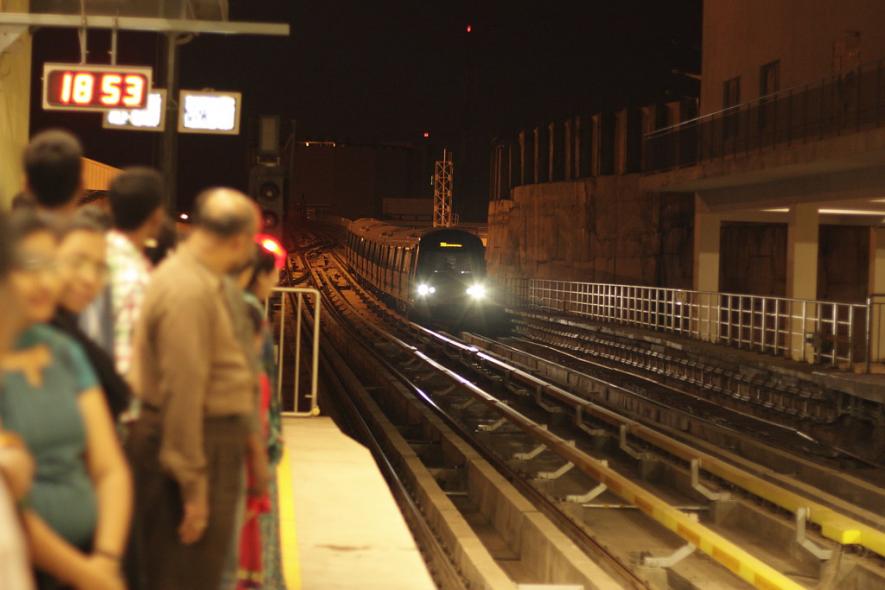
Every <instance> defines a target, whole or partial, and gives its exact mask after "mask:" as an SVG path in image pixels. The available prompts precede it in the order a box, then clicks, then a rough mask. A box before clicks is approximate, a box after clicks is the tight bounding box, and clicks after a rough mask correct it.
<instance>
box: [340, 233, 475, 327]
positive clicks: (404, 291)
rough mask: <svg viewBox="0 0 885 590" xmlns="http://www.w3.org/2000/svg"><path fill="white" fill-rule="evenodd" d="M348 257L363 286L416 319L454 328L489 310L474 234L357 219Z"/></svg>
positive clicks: (350, 235) (348, 238) (350, 237)
mask: <svg viewBox="0 0 885 590" xmlns="http://www.w3.org/2000/svg"><path fill="white" fill-rule="evenodd" d="M346 251H347V262H348V264H349V265H350V267H351V269H352V270H353V271H354V272H355V273H356V274H357V275H358V276H359V277H360V279H361V280H363V281H364V282H365V283H367V284H368V285H369V286H371V287H372V288H373V289H374V290H375V291H376V292H378V293H380V294H382V295H383V296H384V297H385V298H387V299H388V300H389V301H390V302H392V303H394V304H395V305H396V306H397V307H398V308H399V309H400V311H404V312H408V313H409V314H410V315H412V316H418V317H419V318H426V319H439V320H445V321H447V322H451V321H453V320H456V321H457V320H462V319H467V318H469V317H471V316H475V315H477V313H479V314H480V315H481V314H483V312H484V310H485V309H487V308H489V307H490V306H491V303H490V301H489V293H488V286H487V284H486V272H485V247H484V246H483V243H482V240H481V238H480V237H479V236H478V235H476V233H475V232H473V231H470V230H465V229H461V228H457V227H454V228H431V227H414V226H401V225H395V224H390V223H386V222H383V221H378V220H376V219H357V220H355V221H352V222H351V223H350V225H349V226H348V236H347V245H346Z"/></svg>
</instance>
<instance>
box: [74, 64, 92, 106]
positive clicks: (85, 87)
mask: <svg viewBox="0 0 885 590" xmlns="http://www.w3.org/2000/svg"><path fill="white" fill-rule="evenodd" d="M94 88H95V77H94V76H93V75H92V74H90V73H89V72H81V73H79V74H77V75H76V76H74V103H75V104H80V105H84V104H89V103H90V102H92V90H93V89H94Z"/></svg>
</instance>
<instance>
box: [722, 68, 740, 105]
mask: <svg viewBox="0 0 885 590" xmlns="http://www.w3.org/2000/svg"><path fill="white" fill-rule="evenodd" d="M739 104H741V77H740V76H738V77H737V78H732V79H731V80H726V81H725V82H723V83H722V109H723V110H724V109H727V108H729V107H733V106H737V105H739Z"/></svg>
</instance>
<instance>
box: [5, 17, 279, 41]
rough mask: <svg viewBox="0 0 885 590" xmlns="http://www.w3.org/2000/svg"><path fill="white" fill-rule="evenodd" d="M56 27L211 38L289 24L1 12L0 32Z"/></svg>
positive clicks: (276, 32) (275, 29)
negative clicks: (10, 29) (189, 34)
mask: <svg viewBox="0 0 885 590" xmlns="http://www.w3.org/2000/svg"><path fill="white" fill-rule="evenodd" d="M10 26H11V27H22V26H24V27H56V28H71V29H81V28H87V29H117V30H120V31H143V32H152V33H194V34H201V33H202V34H209V35H272V36H282V37H285V36H288V35H289V32H290V31H289V25H288V23H257V22H244V21H212V20H187V19H174V18H173V19H170V18H152V17H140V16H120V17H117V16H81V15H79V14H31V13H23V12H0V28H6V27H10Z"/></svg>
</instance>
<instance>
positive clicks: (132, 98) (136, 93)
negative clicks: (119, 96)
mask: <svg viewBox="0 0 885 590" xmlns="http://www.w3.org/2000/svg"><path fill="white" fill-rule="evenodd" d="M144 99H145V91H144V78H143V77H141V76H140V75H138V74H133V75H129V76H126V96H124V97H123V104H124V105H126V106H127V107H129V108H130V109H133V108H136V107H138V106H139V105H140V104H142V103H143V102H144Z"/></svg>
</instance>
